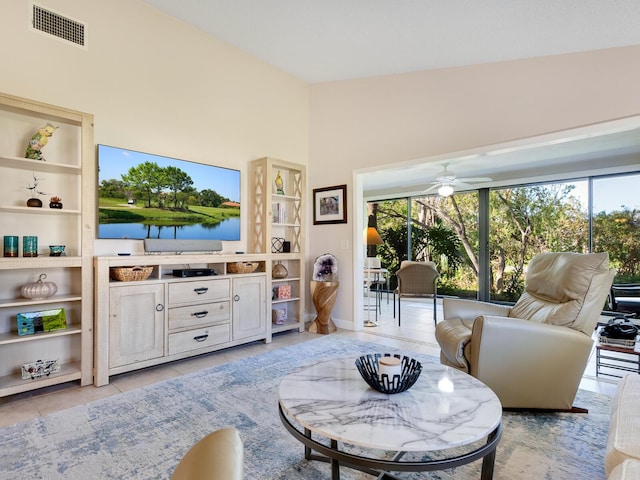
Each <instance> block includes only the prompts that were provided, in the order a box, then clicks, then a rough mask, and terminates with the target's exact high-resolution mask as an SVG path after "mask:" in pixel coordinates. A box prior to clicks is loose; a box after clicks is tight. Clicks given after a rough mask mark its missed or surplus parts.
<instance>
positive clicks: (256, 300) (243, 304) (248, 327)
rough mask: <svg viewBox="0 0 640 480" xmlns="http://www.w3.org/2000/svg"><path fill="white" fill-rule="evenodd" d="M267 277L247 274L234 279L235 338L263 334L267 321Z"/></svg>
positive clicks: (233, 321)
mask: <svg viewBox="0 0 640 480" xmlns="http://www.w3.org/2000/svg"><path fill="white" fill-rule="evenodd" d="M265 289H266V278H265V277H264V275H262V276H246V277H237V278H234V279H233V305H232V307H231V308H232V310H233V314H232V323H233V327H232V328H233V339H234V340H238V339H240V338H246V337H251V336H254V335H262V334H264V333H265V332H266V331H267V323H266V316H267V314H266V308H267V307H266V305H267V304H266V298H265V295H266V293H265Z"/></svg>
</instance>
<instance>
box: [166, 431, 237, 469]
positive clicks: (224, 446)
mask: <svg viewBox="0 0 640 480" xmlns="http://www.w3.org/2000/svg"><path fill="white" fill-rule="evenodd" d="M243 466H244V451H243V445H242V439H241V438H240V433H239V432H238V430H236V429H235V428H233V427H228V428H221V429H220V430H216V431H215V432H213V433H210V434H209V435H207V436H206V437H204V438H202V439H201V440H199V441H198V442H197V443H196V444H195V445H194V446H193V447H191V449H190V450H189V451H188V452H187V453H186V454H185V456H184V457H182V460H180V463H178V466H177V467H176V469H175V471H174V472H173V475H171V480H242V475H243Z"/></svg>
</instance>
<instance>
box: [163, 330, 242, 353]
mask: <svg viewBox="0 0 640 480" xmlns="http://www.w3.org/2000/svg"><path fill="white" fill-rule="evenodd" d="M229 341H231V326H230V324H228V323H224V324H222V325H212V326H211V327H206V328H197V329H195V330H186V331H184V332H178V333H170V334H169V355H174V354H176V353H182V352H188V351H190V350H198V349H200V348H207V347H210V346H213V345H219V344H221V343H226V342H229Z"/></svg>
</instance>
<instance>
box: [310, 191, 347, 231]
mask: <svg viewBox="0 0 640 480" xmlns="http://www.w3.org/2000/svg"><path fill="white" fill-rule="evenodd" d="M346 197H347V186H346V185H337V186H335V187H325V188H314V189H313V224H314V225H322V224H323V223H326V224H329V223H347V203H346Z"/></svg>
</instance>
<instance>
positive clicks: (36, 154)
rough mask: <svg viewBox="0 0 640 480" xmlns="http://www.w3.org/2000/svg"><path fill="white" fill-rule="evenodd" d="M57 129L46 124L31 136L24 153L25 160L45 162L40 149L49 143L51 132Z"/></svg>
mask: <svg viewBox="0 0 640 480" xmlns="http://www.w3.org/2000/svg"><path fill="white" fill-rule="evenodd" d="M57 128H58V127H54V126H53V125H51V124H50V123H47V124H46V125H45V126H44V127H41V128H40V129H39V130H38V131H37V132H36V133H34V134H33V137H31V140H29V145H28V146H27V152H26V153H25V155H24V157H25V158H30V159H32V160H42V161H43V162H44V161H45V158H44V157H43V156H42V152H41V150H42V147H44V146H45V145H46V144H47V142H48V141H49V137H50V136H51V135H53V132H55V130H56V129H57Z"/></svg>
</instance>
